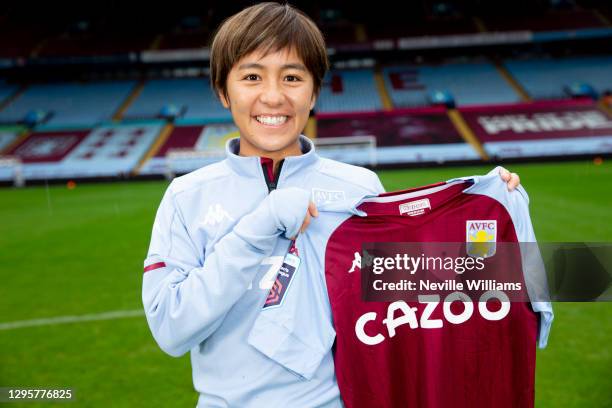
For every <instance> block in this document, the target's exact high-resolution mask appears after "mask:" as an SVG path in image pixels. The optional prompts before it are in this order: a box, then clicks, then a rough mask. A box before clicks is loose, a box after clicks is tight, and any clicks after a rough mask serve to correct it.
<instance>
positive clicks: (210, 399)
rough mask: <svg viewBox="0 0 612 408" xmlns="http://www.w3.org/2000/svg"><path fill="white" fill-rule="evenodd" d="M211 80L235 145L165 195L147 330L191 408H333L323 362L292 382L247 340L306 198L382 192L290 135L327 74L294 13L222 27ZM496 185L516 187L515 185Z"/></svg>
mask: <svg viewBox="0 0 612 408" xmlns="http://www.w3.org/2000/svg"><path fill="white" fill-rule="evenodd" d="M210 68H211V72H210V75H211V82H212V85H213V88H214V89H215V91H216V93H217V95H218V96H219V98H220V100H221V102H222V104H223V106H225V107H226V108H227V109H230V111H231V113H232V117H233V120H234V123H235V124H236V126H237V127H238V129H239V132H240V138H238V139H233V140H231V141H229V142H228V144H227V146H226V153H227V158H226V159H225V160H224V161H222V162H220V163H216V164H213V165H210V166H206V167H203V168H201V169H199V170H196V171H194V172H192V173H190V174H187V175H185V176H183V177H179V178H177V179H175V180H174V181H173V182H172V183H171V184H170V186H169V187H168V190H167V191H166V193H165V195H164V198H163V200H162V202H161V204H160V207H159V210H158V213H157V216H156V219H155V223H154V226H153V233H152V238H151V244H150V248H149V252H148V256H147V258H146V260H145V274H144V277H143V303H144V307H145V312H146V316H147V321H148V323H149V326H150V328H151V331H152V333H153V336H154V337H155V339H156V341H157V342H158V344H159V345H160V347H161V348H162V349H163V350H164V351H166V352H167V353H168V354H170V355H173V356H180V355H183V354H184V353H186V352H187V351H191V362H192V366H193V379H194V386H195V388H196V390H197V391H198V392H199V393H200V398H199V402H198V406H202V407H204V406H206V407H209V406H240V407H250V406H263V405H265V406H290V407H302V406H304V407H313V406H330V407H332V406H341V400H340V396H339V392H338V388H337V385H336V383H335V380H334V372H333V360H332V355H331V349H330V350H326V356H325V358H324V359H323V363H322V364H321V365H320V366H319V367H318V368H317V370H316V371H315V372H314V375H313V376H312V378H311V379H309V380H304V379H302V378H300V377H299V376H297V375H295V374H294V373H292V372H291V371H289V370H287V369H285V368H283V367H282V366H281V365H279V364H277V363H276V362H275V361H273V360H272V359H270V358H268V357H267V356H265V355H264V354H262V353H260V352H258V351H257V350H255V349H254V348H253V347H252V346H250V345H249V344H248V342H247V337H248V333H249V330H250V329H251V327H252V326H253V322H254V321H255V319H256V317H257V315H258V313H259V311H260V310H261V305H262V304H263V303H264V301H265V299H266V296H267V294H268V292H269V289H270V288H271V286H272V284H273V282H274V279H275V277H276V274H277V272H278V270H279V268H280V267H281V265H282V264H283V260H284V257H285V255H286V253H287V250H288V247H289V246H290V245H291V241H290V239H291V238H294V237H295V236H296V235H297V234H298V232H300V231H304V230H305V229H306V228H307V227H308V224H309V223H310V219H311V217H312V216H316V215H317V209H316V207H315V205H314V203H312V202H310V197H311V191H312V190H313V189H319V190H320V191H333V192H338V191H342V192H343V194H347V195H364V194H378V193H381V192H383V191H384V190H383V187H382V185H381V183H380V181H379V180H378V177H377V176H376V174H375V173H373V172H371V171H370V170H367V169H364V168H360V167H356V166H351V165H347V164H344V163H340V162H336V161H332V160H328V159H322V158H320V157H318V156H317V154H316V153H315V151H314V147H313V144H312V142H311V141H310V140H309V139H307V138H306V137H304V136H302V135H301V134H300V133H301V131H302V130H303V129H304V127H305V125H306V121H307V120H308V115H309V112H310V110H311V109H312V108H313V107H314V105H315V101H316V98H317V96H318V94H319V91H320V87H321V82H322V80H323V77H324V75H325V72H326V71H327V69H328V60H327V55H326V52H325V44H324V41H323V37H322V35H321V33H320V31H319V30H318V28H317V27H316V25H315V24H314V23H313V22H312V21H311V20H310V19H309V18H308V17H307V16H305V15H304V14H303V13H301V12H300V11H298V10H296V9H294V8H292V7H291V6H289V5H280V4H277V3H261V4H258V5H255V6H252V7H249V8H247V9H245V10H243V11H241V12H240V13H238V14H236V15H234V16H232V17H230V18H229V19H227V20H226V21H225V22H224V23H223V24H222V25H221V27H220V28H219V30H218V31H217V33H216V35H215V37H214V40H213V43H212V47H211V65H210ZM502 178H504V179H505V180H507V181H508V187H509V188H514V187H516V185H518V177H517V176H516V175H510V173H507V172H506V173H505V174H503V175H502ZM278 341H279V343H280V342H282V341H283V339H278ZM272 352H273V351H272Z"/></svg>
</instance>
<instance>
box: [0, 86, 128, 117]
mask: <svg viewBox="0 0 612 408" xmlns="http://www.w3.org/2000/svg"><path fill="white" fill-rule="evenodd" d="M134 85H135V82H134V81H100V82H90V83H85V84H82V83H54V84H36V85H30V86H29V87H28V89H26V91H25V92H24V93H23V94H21V95H20V96H19V97H18V98H17V99H15V100H14V101H12V102H11V103H10V104H9V105H8V106H7V107H6V108H4V109H3V110H2V111H0V122H3V123H18V122H21V121H23V120H24V119H25V117H26V115H27V114H28V112H30V111H33V110H42V111H46V112H50V113H51V114H52V117H51V118H50V119H49V121H48V122H46V124H47V125H56V126H64V125H65V126H93V125H95V124H97V123H99V122H101V121H105V120H110V119H111V118H112V116H113V114H114V113H115V111H116V110H117V109H118V108H119V106H120V105H121V103H122V102H123V100H124V99H125V98H126V97H127V96H128V94H129V93H130V91H131V89H132V88H133V87H134Z"/></svg>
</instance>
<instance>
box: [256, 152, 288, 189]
mask: <svg viewBox="0 0 612 408" xmlns="http://www.w3.org/2000/svg"><path fill="white" fill-rule="evenodd" d="M284 162H285V159H283V160H281V161H280V163H278V172H277V173H276V175H275V174H274V162H273V161H272V159H268V158H267V157H262V158H261V169H262V171H263V175H264V179H265V180H266V185H267V186H268V193H271V192H272V190H275V189H276V187H278V179H279V178H280V173H281V170H282V168H283V163H284Z"/></svg>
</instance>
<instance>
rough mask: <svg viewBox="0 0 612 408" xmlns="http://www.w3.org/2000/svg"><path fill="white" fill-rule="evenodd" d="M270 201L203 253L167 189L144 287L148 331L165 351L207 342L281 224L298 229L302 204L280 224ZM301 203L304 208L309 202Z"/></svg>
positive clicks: (177, 353)
mask: <svg viewBox="0 0 612 408" xmlns="http://www.w3.org/2000/svg"><path fill="white" fill-rule="evenodd" d="M305 194H306V196H307V193H305ZM285 196H287V194H285ZM289 196H291V194H289ZM274 197H276V195H274V196H273V195H269V196H268V197H267V198H266V199H265V200H264V201H263V202H262V203H261V204H260V205H259V206H258V207H257V208H256V209H255V210H254V211H253V212H252V213H250V214H247V215H245V216H244V217H242V218H241V219H240V221H238V223H237V224H236V226H235V227H234V228H233V229H232V231H230V232H229V233H227V234H226V235H225V236H224V237H223V238H221V239H220V240H219V241H218V242H217V243H216V244H215V245H214V246H213V249H212V251H210V253H207V254H204V249H203V248H198V247H197V246H196V245H195V244H194V241H193V240H192V239H191V237H190V235H189V231H188V228H187V227H186V225H188V224H187V220H185V219H184V217H183V215H182V212H181V207H180V205H179V204H178V203H177V202H176V197H175V195H174V194H173V192H172V184H171V185H170V187H169V188H168V190H167V191H166V193H165V195H164V197H163V199H162V202H161V204H160V206H159V209H158V211H157V215H156V218H155V222H154V225H153V232H152V236H151V243H150V246H149V251H148V255H147V257H146V259H145V262H144V265H145V273H144V276H143V284H142V301H143V305H144V309H145V314H146V318H147V322H148V324H149V328H150V329H151V332H152V334H153V337H154V338H155V340H156V341H157V343H158V344H159V346H160V347H161V349H162V350H164V351H165V352H166V353H168V354H170V355H172V356H176V357H178V356H180V355H182V354H184V353H186V352H187V351H189V350H190V349H191V348H193V347H194V346H196V345H197V344H199V343H201V342H202V341H204V340H205V339H206V338H208V337H209V336H210V335H211V334H212V333H213V332H214V331H215V330H216V329H217V328H218V327H219V325H220V324H221V322H222V321H223V319H224V317H225V315H226V314H227V312H228V311H229V309H230V308H231V307H232V306H233V305H234V304H235V303H236V301H237V300H238V299H239V298H240V297H241V296H242V295H243V294H244V292H245V291H246V290H247V288H248V286H249V284H250V283H251V282H252V280H253V279H254V277H255V274H256V273H257V270H258V266H259V264H260V263H261V262H262V261H263V259H264V258H266V257H267V256H269V255H270V254H271V253H272V251H273V249H274V246H275V244H276V242H277V238H278V236H279V235H280V234H281V233H282V232H283V227H282V226H281V225H280V224H281V221H282V224H283V225H289V224H291V229H294V228H296V227H294V226H293V224H296V225H298V227H299V224H298V222H301V219H302V218H303V214H304V213H305V212H306V210H305V208H301V207H303V205H301V204H300V205H297V204H296V205H295V206H292V205H288V206H287V208H285V209H284V211H282V212H281V213H283V214H284V215H285V216H289V218H290V219H291V222H289V221H287V220H279V212H278V211H276V210H275V206H277V205H275V203H274ZM301 201H304V202H305V205H307V204H308V201H307V198H305V199H304V197H302V199H301ZM185 205H187V204H185ZM300 217H301V218H300Z"/></svg>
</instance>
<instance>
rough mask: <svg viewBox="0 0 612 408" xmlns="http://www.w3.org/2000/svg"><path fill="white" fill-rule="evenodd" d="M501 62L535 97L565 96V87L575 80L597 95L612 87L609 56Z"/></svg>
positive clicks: (557, 97) (610, 58)
mask: <svg viewBox="0 0 612 408" xmlns="http://www.w3.org/2000/svg"><path fill="white" fill-rule="evenodd" d="M504 65H505V66H506V67H507V68H508V70H509V71H510V73H511V74H512V75H513V76H514V77H515V78H516V79H517V80H518V81H519V83H520V84H521V85H522V86H523V87H524V88H525V89H526V90H527V92H528V93H529V95H530V96H531V97H532V98H534V99H559V98H565V97H567V94H566V92H565V88H566V87H567V86H571V85H572V84H573V83H577V82H582V83H587V84H589V85H590V86H591V87H593V89H594V90H595V91H596V92H597V93H598V94H603V93H604V92H605V91H606V90H612V76H610V72H612V57H575V58H558V59H553V58H549V59H528V60H527V59H526V60H506V61H504Z"/></svg>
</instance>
